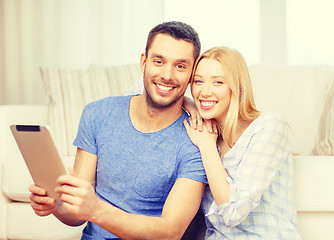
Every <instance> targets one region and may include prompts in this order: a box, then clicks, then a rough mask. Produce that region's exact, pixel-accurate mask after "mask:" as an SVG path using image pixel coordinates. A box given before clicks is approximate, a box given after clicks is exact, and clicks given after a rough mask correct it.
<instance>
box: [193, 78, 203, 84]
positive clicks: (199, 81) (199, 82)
mask: <svg viewBox="0 0 334 240" xmlns="http://www.w3.org/2000/svg"><path fill="white" fill-rule="evenodd" d="M194 83H196V84H201V83H203V81H202V80H196V79H195V80H194Z"/></svg>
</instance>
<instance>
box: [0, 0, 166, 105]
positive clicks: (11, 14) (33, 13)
mask: <svg viewBox="0 0 334 240" xmlns="http://www.w3.org/2000/svg"><path fill="white" fill-rule="evenodd" d="M163 5H164V4H163V0H158V1H157V0H141V1H137V0H57V1H55V0H0V104H40V103H45V102H46V101H47V99H46V95H45V94H44V88H43V84H42V80H41V77H40V73H39V67H40V66H43V67H46V66H49V67H59V68H72V69H73V68H78V69H84V68H87V67H88V66H90V65H92V64H103V65H118V64H125V63H135V62H139V57H140V53H141V52H142V51H143V50H144V48H145V43H146V37H147V34H148V31H149V30H150V29H151V28H152V27H153V26H154V25H156V24H158V23H160V22H162V21H163V19H164V16H163V15H164V14H163V13H164V10H163Z"/></svg>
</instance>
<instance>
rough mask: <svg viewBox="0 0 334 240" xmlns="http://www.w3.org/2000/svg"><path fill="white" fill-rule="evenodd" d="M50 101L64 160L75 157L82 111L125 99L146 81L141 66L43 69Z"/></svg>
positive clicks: (52, 124) (54, 132) (51, 118)
mask: <svg viewBox="0 0 334 240" xmlns="http://www.w3.org/2000/svg"><path fill="white" fill-rule="evenodd" d="M40 70H41V75H42V79H43V81H44V86H45V90H46V94H47V95H48V97H49V99H50V100H49V124H50V128H51V133H52V135H53V138H54V140H55V144H56V145H57V148H58V150H59V152H60V154H61V155H62V156H74V155H75V151H76V148H75V147H74V146H73V145H72V143H73V140H74V138H75V136H76V133H77V129H78V125H79V121H80V117H81V113H82V110H83V109H84V107H85V105H86V104H87V103H89V102H92V101H95V100H97V99H101V98H104V97H108V96H117V95H122V93H123V92H125V91H126V90H129V89H131V88H132V87H133V86H135V85H136V84H137V83H138V82H141V81H142V77H141V75H142V74H141V70H140V67H139V65H138V64H127V65H120V66H110V67H105V66H98V65H95V66H91V67H90V68H89V69H88V70H66V69H53V68H41V69H40Z"/></svg>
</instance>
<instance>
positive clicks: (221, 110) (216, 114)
mask: <svg viewBox="0 0 334 240" xmlns="http://www.w3.org/2000/svg"><path fill="white" fill-rule="evenodd" d="M225 82H226V81H225V74H224V71H223V67H222V65H221V63H220V62H219V61H217V60H215V59H209V58H204V59H202V60H201V61H200V62H199V63H198V65H197V69H196V71H195V74H194V79H193V83H192V86H191V93H192V96H193V98H194V102H195V105H196V107H197V109H198V111H199V113H200V115H201V116H202V118H204V119H211V118H214V119H216V120H217V121H218V122H220V121H222V120H223V119H225V116H226V114H227V111H228V108H229V105H230V100H231V89H230V88H229V86H228V85H227V84H226V83H225Z"/></svg>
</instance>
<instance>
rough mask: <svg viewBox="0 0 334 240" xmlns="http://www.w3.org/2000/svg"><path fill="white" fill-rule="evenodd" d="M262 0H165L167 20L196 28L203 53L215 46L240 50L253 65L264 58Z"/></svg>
mask: <svg viewBox="0 0 334 240" xmlns="http://www.w3.org/2000/svg"><path fill="white" fill-rule="evenodd" d="M259 4H260V1H259V0H234V1H231V0H206V1H202V0H183V1H179V0H165V13H164V14H165V20H166V21H169V20H178V21H183V22H186V23H188V24H190V25H191V26H193V27H194V28H195V30H196V31H197V32H198V34H199V36H200V39H201V42H202V52H203V51H205V50H207V49H209V48H211V47H213V46H228V47H233V48H236V49H237V50H238V51H240V52H241V53H242V54H243V55H244V57H245V59H246V61H247V62H248V63H249V64H252V63H257V62H259V61H260V47H261V42H260V37H261V35H260V5H259Z"/></svg>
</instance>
